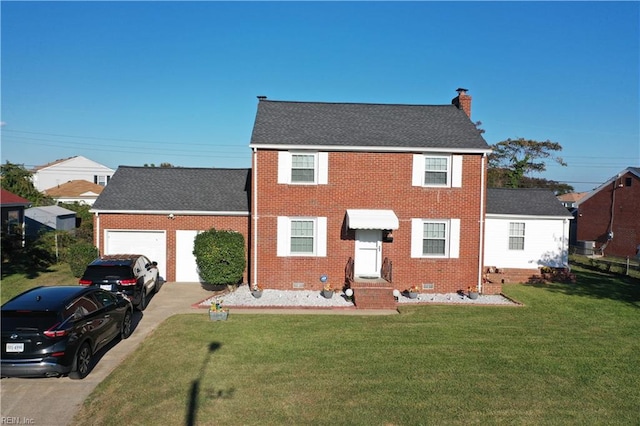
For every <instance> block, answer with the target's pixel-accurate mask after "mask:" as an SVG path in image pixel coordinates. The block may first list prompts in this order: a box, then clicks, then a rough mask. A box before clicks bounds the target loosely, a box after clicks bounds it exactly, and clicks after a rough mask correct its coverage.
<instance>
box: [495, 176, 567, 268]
mask: <svg viewBox="0 0 640 426" xmlns="http://www.w3.org/2000/svg"><path fill="white" fill-rule="evenodd" d="M571 219H573V216H572V215H571V213H569V211H568V210H567V209H566V208H565V207H564V206H563V205H562V203H561V202H560V201H559V200H558V199H557V198H556V197H555V195H554V194H553V192H552V191H550V190H548V189H511V188H488V189H487V212H486V217H485V244H484V246H485V252H484V264H485V265H486V266H487V267H495V268H499V269H509V270H536V269H538V268H540V267H543V266H550V267H564V266H566V265H567V264H568V262H569V224H570V220H571Z"/></svg>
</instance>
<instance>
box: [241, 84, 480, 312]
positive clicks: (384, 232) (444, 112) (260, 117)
mask: <svg viewBox="0 0 640 426" xmlns="http://www.w3.org/2000/svg"><path fill="white" fill-rule="evenodd" d="M458 92H459V96H458V97H456V98H454V100H453V101H452V104H449V105H388V104H357V103H320V102H284V101H271V100H267V99H266V98H265V97H259V99H260V101H259V103H258V110H257V115H256V119H255V125H254V128H253V133H252V137H251V143H250V147H251V148H252V150H253V154H252V155H253V159H252V164H253V168H252V170H253V173H252V176H253V179H252V181H253V184H252V187H253V189H254V190H253V192H252V223H251V226H252V228H251V237H252V240H251V253H252V254H251V259H250V265H251V266H250V271H251V277H250V283H251V284H252V285H260V286H262V287H265V288H274V289H299V288H304V289H314V290H315V289H321V288H322V286H323V281H324V280H325V278H324V277H326V281H327V283H329V284H331V285H332V286H333V287H334V288H341V287H342V286H343V283H344V282H345V275H347V276H349V275H350V272H351V270H352V271H353V283H354V287H355V288H360V287H363V288H364V287H371V286H372V285H373V286H381V287H387V290H388V294H389V296H388V297H387V299H386V300H389V298H390V299H391V300H392V301H393V298H392V296H391V290H392V289H393V288H395V289H398V290H400V291H403V290H405V289H407V288H409V287H411V286H414V285H415V286H418V287H419V288H420V290H421V291H425V292H434V293H449V292H456V291H458V290H466V289H467V287H469V286H475V285H478V286H481V285H482V267H483V264H482V259H483V253H482V248H483V247H484V244H483V235H484V230H483V228H482V225H483V223H484V213H485V212H484V206H485V202H484V197H485V180H486V167H487V163H486V155H487V154H488V153H489V152H490V148H489V146H488V145H487V143H486V141H485V140H484V139H483V138H482V136H481V134H480V132H479V131H478V129H477V128H476V126H475V125H474V124H473V123H472V121H471V120H470V111H471V97H470V96H468V95H467V94H466V90H465V89H459V91H458ZM345 271H346V274H345ZM382 278H386V279H387V280H391V281H392V283H391V284H389V283H387V284H386V285H385V284H384V282H381V281H382V280H381V279H382ZM355 291H356V299H357V300H364V295H363V297H362V298H361V299H358V295H357V292H358V290H355ZM367 297H368V296H367ZM380 297H381V298H382V295H380ZM385 297H386V296H385Z"/></svg>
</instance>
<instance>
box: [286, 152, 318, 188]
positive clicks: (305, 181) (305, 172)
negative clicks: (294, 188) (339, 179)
mask: <svg viewBox="0 0 640 426" xmlns="http://www.w3.org/2000/svg"><path fill="white" fill-rule="evenodd" d="M328 159H329V154H328V153H327V152H308V151H307V152H291V151H280V152H279V153H278V183H280V184H290V185H326V184H327V181H328V169H329V166H328V163H329V161H328Z"/></svg>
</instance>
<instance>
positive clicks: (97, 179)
mask: <svg viewBox="0 0 640 426" xmlns="http://www.w3.org/2000/svg"><path fill="white" fill-rule="evenodd" d="M108 182H109V176H106V175H94V176H93V183H96V184H98V185H100V186H107V183H108Z"/></svg>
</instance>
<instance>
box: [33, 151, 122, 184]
mask: <svg viewBox="0 0 640 426" xmlns="http://www.w3.org/2000/svg"><path fill="white" fill-rule="evenodd" d="M114 173H115V170H113V169H110V168H109V167H107V166H103V165H102V164H100V163H96V162H95V161H92V160H89V159H88V158H85V157H81V156H78V157H73V158H70V159H68V160H65V161H61V162H59V163H57V164H53V165H51V166H49V167H45V168H42V169H40V170H38V171H37V172H35V173H34V174H33V185H34V186H35V187H36V189H37V190H38V191H44V190H45V189H49V188H53V187H54V186H58V185H62V184H64V183H67V182H69V181H71V180H86V181H88V182H93V177H94V176H96V175H99V176H109V178H110V177H111V176H113V174H114Z"/></svg>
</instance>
